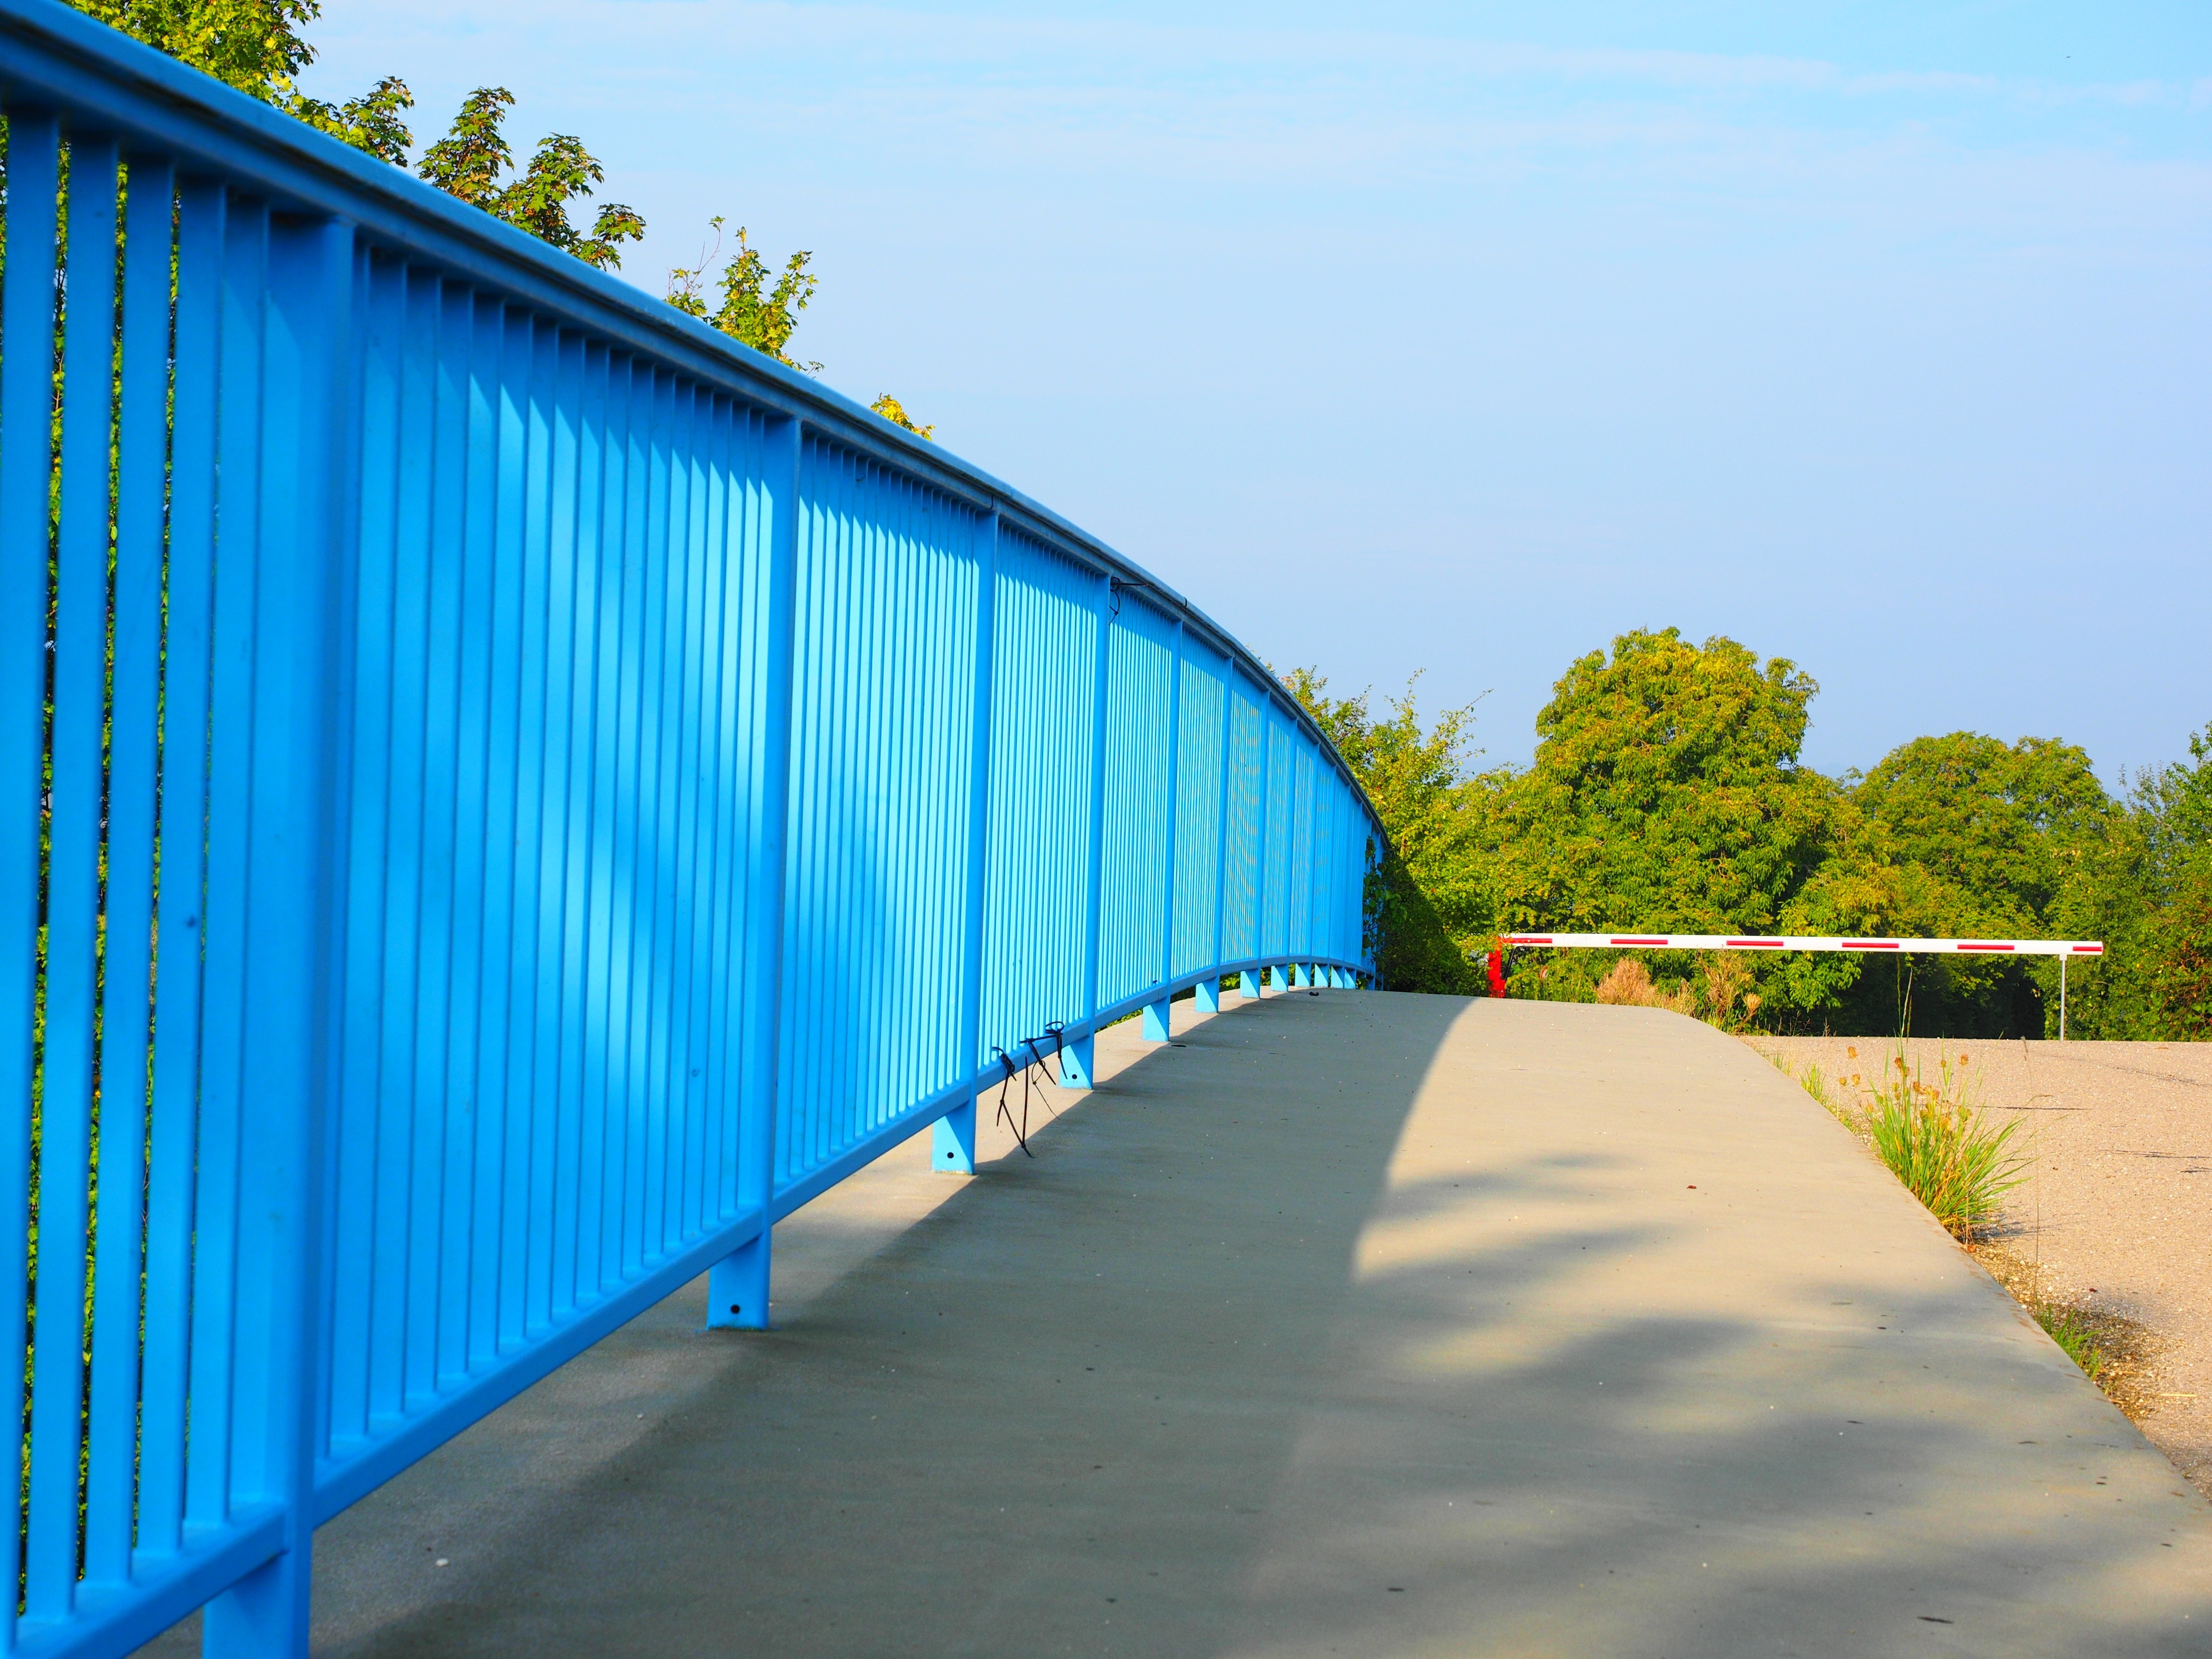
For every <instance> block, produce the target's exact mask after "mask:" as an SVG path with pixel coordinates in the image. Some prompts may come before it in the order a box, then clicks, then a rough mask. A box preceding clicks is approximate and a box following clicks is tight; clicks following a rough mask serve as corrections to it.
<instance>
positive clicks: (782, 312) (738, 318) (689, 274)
mask: <svg viewBox="0 0 2212 1659" xmlns="http://www.w3.org/2000/svg"><path fill="white" fill-rule="evenodd" d="M708 225H709V227H710V228H712V229H713V230H714V246H712V247H709V248H704V249H702V250H701V252H700V255H699V263H698V264H696V265H695V266H693V267H692V268H691V269H690V270H685V269H684V267H683V266H681V265H678V267H676V269H674V270H671V271H670V272H669V273H668V303H669V304H671V305H672V306H674V307H676V308H677V309H678V311H681V312H683V313H685V314H686V315H689V316H692V317H696V318H698V319H699V320H700V321H702V322H703V323H708V324H711V325H714V327H716V328H718V329H720V330H721V331H722V332H723V333H725V334H726V335H728V336H729V337H731V338H732V339H733V340H735V341H737V342H738V343H739V344H740V345H749V346H750V347H751V348H752V349H754V350H755V351H758V352H763V353H764V354H766V355H767V356H770V357H773V358H775V360H776V362H780V363H781V364H782V365H783V366H784V367H785V368H795V369H798V370H799V371H800V372H801V373H802V374H820V373H821V372H822V365H821V364H819V363H808V362H799V359H798V358H796V357H793V356H791V355H790V353H788V352H787V351H786V350H785V349H784V348H785V346H786V345H787V343H788V342H789V341H790V339H791V337H792V335H793V333H794V332H796V331H797V330H798V328H799V313H800V312H802V311H804V310H805V309H806V307H807V302H808V301H811V300H812V299H813V298H814V285H815V276H814V273H813V272H812V271H811V270H808V269H807V265H808V264H809V262H811V260H812V259H813V258H814V256H813V254H811V252H806V251H805V250H804V249H802V250H801V251H799V252H797V253H794V254H793V255H792V256H791V257H790V258H787V259H786V260H785V261H784V262H783V269H782V270H780V271H777V272H775V276H774V279H773V281H771V280H770V275H769V264H768V261H767V259H766V258H763V256H762V254H761V252H760V250H759V249H758V248H757V247H755V246H753V245H752V244H751V243H750V241H748V240H746V238H745V228H744V226H743V225H740V226H738V249H737V252H734V253H732V255H731V256H730V258H729V259H728V261H727V262H726V264H724V265H723V267H722V274H721V276H720V277H719V278H717V279H716V283H717V286H718V287H719V288H720V290H721V293H720V297H719V298H718V300H717V301H715V303H714V306H713V307H712V308H711V309H709V307H708V302H707V300H706V298H705V296H704V295H702V293H701V291H700V289H701V285H702V281H703V280H704V278H705V276H706V275H707V268H708V266H709V265H711V264H714V259H715V256H716V255H718V254H719V253H720V252H721V247H722V228H723V221H722V219H721V217H720V216H719V215H717V216H715V217H714V218H713V219H711V220H709V221H708ZM880 412H881V411H880V410H878V413H880ZM901 412H902V413H903V412H904V411H903V410H902V411H901Z"/></svg>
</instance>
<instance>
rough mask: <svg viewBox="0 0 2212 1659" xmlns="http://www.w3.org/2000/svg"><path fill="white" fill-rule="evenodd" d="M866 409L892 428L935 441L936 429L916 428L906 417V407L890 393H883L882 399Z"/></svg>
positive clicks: (929, 427) (931, 427)
mask: <svg viewBox="0 0 2212 1659" xmlns="http://www.w3.org/2000/svg"><path fill="white" fill-rule="evenodd" d="M868 407H869V408H870V409H872V410H875V412H876V413H877V414H878V415H880V416H883V417H884V419H885V420H887V421H889V422H890V423H891V424H892V425H893V426H902V427H904V428H906V429H907V430H908V432H911V433H913V434H914V435H915V437H917V438H927V439H929V440H930V441H932V442H935V441H936V435H937V428H935V427H934V426H916V425H915V423H914V422H913V421H912V420H911V419H910V418H909V417H908V415H907V412H906V405H905V404H902V403H901V402H900V401H899V400H898V399H897V398H894V397H892V396H891V394H890V392H884V395H883V396H882V397H880V398H877V399H876V400H875V402H873V403H872V404H869V405H868Z"/></svg>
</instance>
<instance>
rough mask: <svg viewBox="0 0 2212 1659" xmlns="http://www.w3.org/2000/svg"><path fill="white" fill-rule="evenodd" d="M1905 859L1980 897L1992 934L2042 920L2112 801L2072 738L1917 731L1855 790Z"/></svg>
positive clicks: (1975, 899)
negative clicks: (2011, 738)
mask: <svg viewBox="0 0 2212 1659" xmlns="http://www.w3.org/2000/svg"><path fill="white" fill-rule="evenodd" d="M1854 793H1856V795H1857V799H1858V804H1859V807H1860V810H1861V811H1864V812H1865V813H1866V814H1867V815H1868V816H1869V817H1870V818H1872V819H1874V820H1875V822H1877V823H1880V824H1881V826H1882V828H1883V829H1885V830H1887V833H1888V836H1889V839H1890V843H1891V846H1892V847H1893V848H1894V850H1895V852H1896V854H1897V855H1898V856H1899V858H1902V859H1905V860H1911V862H1913V863H1916V864H1918V865H1919V866H1921V867H1922V868H1923V869H1925V870H1927V871H1928V872H1929V873H1930V874H1932V875H1934V876H1935V877H1936V878H1937V879H1939V880H1940V881H1942V882H1945V883H1948V884H1949V885H1951V886H1952V887H1954V889H1956V890H1959V891H1960V892H1961V893H1965V894H1967V895H1969V896H1971V898H1972V902H1973V903H1974V905H1975V907H1976V908H1977V909H1978V911H1979V912H1980V913H1981V915H1982V916H1983V917H1984V926H1985V927H1987V928H1989V929H1990V931H1991V932H1998V933H2014V932H2016V931H2018V932H2024V931H2026V930H2027V929H2030V928H2033V927H2039V926H2041V925H2042V921H2043V919H2044V917H2045V915H2048V914H2049V913H2050V909H2051V903H2052V901H2053V900H2054V899H2056V898H2057V895H2058V892H2059V890H2060V889H2062V888H2063V886H2064V885H2065V884H2066V881H2067V879H2068V878H2069V875H2070V874H2071V872H2072V870H2073V867H2074V866H2075V863H2076V862H2077V861H2078V860H2079V859H2080V857H2081V851H2082V848H2084V847H2085V846H2086V845H2087V842H2089V841H2090V840H2092V839H2093V837H2094V836H2096V835H2097V833H2098V832H2099V831H2100V829H2102V827H2103V825H2104V823H2105V821H2106V818H2108V817H2110V816H2111V813H2112V801H2111V799H2110V798H2108V797H2107V796H2106V793H2105V788H2104V786H2103V785H2102V784H2100V783H2099V782H2098V781H2097V776H2096V774H2095V773H2094V772H2093V770H2091V769H2090V765H2089V757H2088V756H2087V755H2086V754H2084V753H2083V752H2082V751H2081V750H2079V749H2077V748H2075V746H2074V745H2073V744H2067V743H2060V742H2058V741H2057V740H2056V739H2054V738H2021V740H2020V741H2019V742H2018V743H2016V744H2012V745H2011V746H2010V747H2007V746H2006V745H2005V744H2002V743H2000V742H1999V741H1997V739H1996V738H1985V737H1983V736H1980V735H1979V734H1978V733H1976V732H1952V733H1951V734H1950V735H1949V736H1948V737H1942V738H1914V739H1913V740H1912V741H1911V743H1908V744H1904V745H1903V746H1902V747H1900V748H1899V749H1896V750H1892V751H1891V752H1890V753H1889V754H1888V755H1887V757H1884V758H1883V760H1882V761H1881V764H1879V765H1878V766H1876V767H1875V769H1874V770H1873V771H1871V772H1869V773H1868V774H1867V775H1866V777H1865V779H1864V780H1863V781H1862V782H1861V783H1860V784H1859V786H1858V787H1857V790H1856V791H1855V792H1854Z"/></svg>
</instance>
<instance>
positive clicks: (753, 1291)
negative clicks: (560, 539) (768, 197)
mask: <svg viewBox="0 0 2212 1659" xmlns="http://www.w3.org/2000/svg"><path fill="white" fill-rule="evenodd" d="M803 440H804V435H803V434H802V433H801V431H800V429H799V421H798V419H797V418H796V417H792V418H787V419H786V420H783V421H781V422H778V423H777V424H775V426H773V427H771V428H769V433H768V446H767V448H768V453H767V454H766V456H765V457H764V458H763V464H762V467H761V474H762V478H763V483H765V484H766V486H767V489H768V495H769V552H768V560H769V570H768V583H767V586H768V615H767V617H766V618H765V619H764V624H763V625H764V629H765V632H766V635H767V638H766V641H765V643H766V647H767V649H766V653H765V654H766V658H767V660H766V661H765V663H764V664H763V670H762V682H763V684H762V691H763V696H764V697H765V701H766V707H765V708H763V710H762V720H761V742H760V748H759V752H758V753H757V755H756V756H755V757H754V759H753V776H752V787H751V789H750V791H749V792H748V793H749V794H750V799H751V804H752V821H751V823H750V824H749V825H748V826H747V829H748V830H749V831H750V836H749V842H748V845H749V847H750V856H749V857H748V859H747V860H746V866H745V890H746V894H747V896H748V902H747V904H746V907H745V940H744V971H745V982H746V986H747V988H748V990H749V992H750V994H749V995H748V996H747V997H746V998H745V1001H744V1008H745V1030H744V1042H745V1048H744V1054H745V1060H744V1085H743V1089H744V1092H743V1094H742V1095H741V1096H740V1097H739V1100H738V1208H739V1209H740V1210H751V1211H753V1212H755V1213H757V1215H758V1216H759V1217H760V1231H759V1232H758V1233H757V1234H756V1235H755V1236H754V1237H752V1238H750V1239H749V1240H748V1241H746V1242H745V1243H744V1244H741V1245H739V1246H738V1248H737V1249H735V1250H734V1251H732V1253H731V1254H729V1255H726V1256H724V1257H723V1258H722V1259H721V1260H720V1261H717V1262H715V1263H714V1265H713V1266H712V1267H708V1270H707V1323H708V1327H709V1328H714V1329H723V1330H744V1331H764V1330H766V1329H767V1328H768V1316H769V1263H770V1258H771V1256H772V1255H773V1254H774V1251H775V1227H774V1217H773V1215H772V1214H771V1211H772V1208H773V1206H774V1204H775V1120H776V1103H777V1095H778V1091H780V1090H781V1087H782V1076H783V1073H782V1061H781V1050H782V1046H783V923H784V911H785V908H786V906H787V902H788V901H787V896H786V884H787V882H788V880H789V870H788V868H787V864H788V860H787V848H788V847H789V845H790V841H791V822H790V820H791V716H792V701H793V698H792V686H793V678H794V676H795V665H794V663H793V653H792V636H793V628H794V626H795V623H796V617H797V613H798V598H799V455H800V450H801V448H802V447H803Z"/></svg>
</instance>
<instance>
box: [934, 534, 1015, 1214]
mask: <svg viewBox="0 0 2212 1659" xmlns="http://www.w3.org/2000/svg"><path fill="white" fill-rule="evenodd" d="M998 595H999V514H998V511H997V509H996V508H994V509H993V510H992V511H991V512H990V513H987V514H986V515H985V517H984V520H983V523H982V527H981V530H980V531H979V532H977V534H976V538H975V709H974V711H973V712H974V720H973V723H972V725H971V726H970V727H969V737H968V895H967V896H968V914H967V915H966V916H965V917H964V918H963V921H964V922H965V924H966V937H965V940H964V944H963V962H962V964H961V982H960V1064H961V1066H963V1067H964V1068H965V1069H966V1071H967V1073H968V1075H969V1076H970V1077H972V1076H974V1075H975V1073H976V1072H978V1071H979V1070H981V1067H982V1064H983V1056H982V1054H981V1047H982V1042H983V1036H982V1032H983V897H984V893H983V884H984V877H985V875H986V874H987V871H986V868H985V866H986V864H987V860H988V859H989V855H990V847H991V671H992V665H993V662H994V656H993V653H994V649H995V647H994V643H993V641H994V636H995V632H996V629H997V626H998V603H999V600H998ZM929 1166H930V1168H932V1169H933V1170H938V1171H939V1172H940V1173H942V1174H945V1175H973V1174H975V1096H974V1095H972V1094H971V1095H969V1097H968V1098H967V1099H966V1100H964V1101H963V1102H961V1103H960V1104H959V1105H957V1106H956V1107H954V1108H953V1109H951V1111H949V1112H947V1113H946V1114H945V1115H944V1116H943V1117H941V1118H939V1119H938V1120H937V1121H936V1122H935V1123H934V1124H933V1125H931V1126H930V1131H929Z"/></svg>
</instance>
